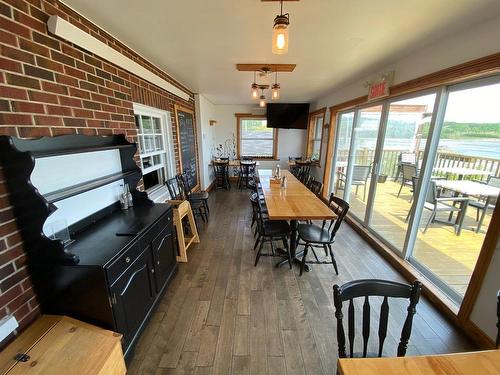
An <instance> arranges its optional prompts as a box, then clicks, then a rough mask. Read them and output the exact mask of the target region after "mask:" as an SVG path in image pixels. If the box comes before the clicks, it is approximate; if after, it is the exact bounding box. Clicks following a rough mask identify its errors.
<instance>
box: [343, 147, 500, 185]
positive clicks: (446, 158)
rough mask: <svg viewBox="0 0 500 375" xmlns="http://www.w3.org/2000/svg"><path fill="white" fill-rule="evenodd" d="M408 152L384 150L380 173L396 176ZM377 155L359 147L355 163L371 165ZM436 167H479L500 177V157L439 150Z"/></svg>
mask: <svg viewBox="0 0 500 375" xmlns="http://www.w3.org/2000/svg"><path fill="white" fill-rule="evenodd" d="M402 153H408V150H384V151H383V153H382V160H381V164H380V174H384V175H387V176H388V177H389V178H395V177H396V173H397V172H398V164H399V161H400V155H401V154H402ZM347 156H348V153H347V151H346V150H340V151H339V154H338V156H337V160H343V161H345V160H347ZM374 156H375V150H372V149H358V150H357V152H356V156H355V159H354V162H355V164H359V165H371V164H372V163H373V159H374ZM422 158H423V151H419V152H418V160H419V161H420V162H421V160H422ZM434 167H435V168H439V167H440V168H442V167H465V168H472V169H477V170H480V171H488V172H490V173H491V175H492V176H495V177H500V159H494V158H487V157H476V156H469V155H463V154H458V153H453V152H443V151H438V153H437V157H436V161H435V163H434ZM473 178H474V179H479V180H481V179H482V180H486V179H487V176H485V175H478V176H473Z"/></svg>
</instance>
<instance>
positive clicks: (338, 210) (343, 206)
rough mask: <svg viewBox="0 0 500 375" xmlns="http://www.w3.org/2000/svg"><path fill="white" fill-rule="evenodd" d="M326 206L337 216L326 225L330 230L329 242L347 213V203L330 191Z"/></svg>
mask: <svg viewBox="0 0 500 375" xmlns="http://www.w3.org/2000/svg"><path fill="white" fill-rule="evenodd" d="M328 207H330V209H331V210H332V211H333V212H335V214H336V215H337V218H336V219H333V220H331V221H330V225H329V226H328V230H329V231H330V242H333V241H334V239H335V235H336V234H337V231H338V230H339V228H340V224H342V222H343V221H344V218H345V215H347V212H348V211H349V203H347V202H346V201H345V200H343V199H342V198H339V197H336V196H335V195H334V194H333V193H331V194H330V199H329V200H328ZM324 226H325V221H323V227H324Z"/></svg>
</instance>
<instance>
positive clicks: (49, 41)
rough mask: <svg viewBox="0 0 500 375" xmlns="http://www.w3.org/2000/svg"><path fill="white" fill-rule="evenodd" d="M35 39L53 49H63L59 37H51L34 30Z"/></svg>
mask: <svg viewBox="0 0 500 375" xmlns="http://www.w3.org/2000/svg"><path fill="white" fill-rule="evenodd" d="M33 40H34V41H35V42H37V43H41V44H43V45H45V46H47V47H50V48H52V49H57V50H60V49H61V46H60V44H59V42H58V41H57V39H55V38H51V37H49V36H47V35H44V34H40V33H38V32H36V31H33Z"/></svg>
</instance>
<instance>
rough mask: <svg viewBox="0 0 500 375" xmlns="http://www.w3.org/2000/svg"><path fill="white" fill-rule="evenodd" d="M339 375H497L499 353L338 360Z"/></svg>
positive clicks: (484, 352)
mask: <svg viewBox="0 0 500 375" xmlns="http://www.w3.org/2000/svg"><path fill="white" fill-rule="evenodd" d="M338 372H339V374H340V375H407V374H408V375H409V374H411V375H445V374H453V375H490V374H491V375H493V374H500V350H486V351H478V352H468V353H456V354H443V355H430V356H417V357H391V358H340V359H339V360H338Z"/></svg>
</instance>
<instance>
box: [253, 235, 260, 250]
mask: <svg viewBox="0 0 500 375" xmlns="http://www.w3.org/2000/svg"><path fill="white" fill-rule="evenodd" d="M259 242H260V234H259V235H258V236H257V239H256V240H255V244H254V245H253V251H255V249H257V245H258V244H259Z"/></svg>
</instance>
